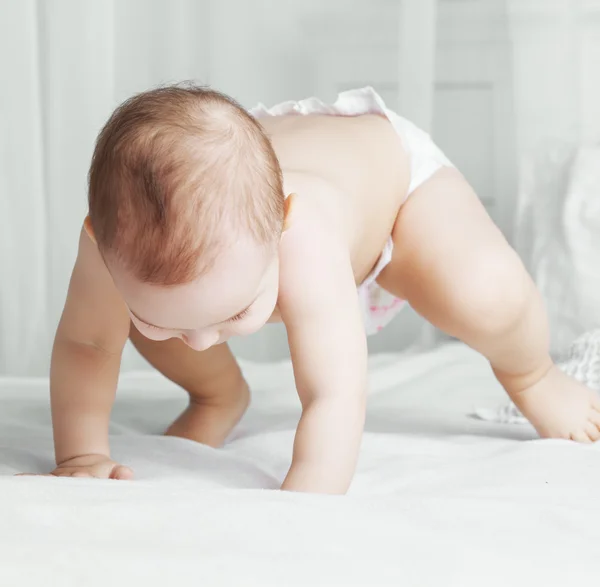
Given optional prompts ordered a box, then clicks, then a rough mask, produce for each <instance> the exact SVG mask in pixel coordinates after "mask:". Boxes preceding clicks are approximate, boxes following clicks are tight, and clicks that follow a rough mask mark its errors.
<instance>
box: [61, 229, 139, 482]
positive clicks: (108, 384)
mask: <svg viewBox="0 0 600 587" xmlns="http://www.w3.org/2000/svg"><path fill="white" fill-rule="evenodd" d="M128 333H129V315H128V312H127V308H126V307H125V304H124V302H123V301H122V299H121V297H120V295H119V293H118V292H117V290H116V288H115V286H114V284H113V282H112V278H111V277H110V274H109V273H108V270H107V269H106V266H105V265H104V262H103V261H102V258H101V257H100V254H99V252H98V249H97V247H96V245H95V244H94V243H93V242H92V241H91V239H90V238H89V237H88V235H87V234H86V233H85V231H83V230H82V232H81V237H80V241H79V252H78V256H77V261H76V263H75V268H74V270H73V275H72V277H71V282H70V284H69V291H68V294H67V300H66V304H65V308H64V311H63V314H62V317H61V320H60V323H59V326H58V329H57V332H56V337H55V341H54V347H53V351H52V365H51V370H50V394H51V407H52V424H53V429H54V446H55V452H56V464H57V468H56V469H55V471H54V474H56V475H66V476H71V475H75V476H91V477H112V478H128V477H130V476H131V471H129V469H127V468H125V467H120V466H118V465H117V464H116V463H114V462H113V461H112V460H111V459H110V449H109V444H108V425H109V418H110V412H111V409H112V405H113V401H114V396H115V390H116V386H117V379H118V375H119V367H120V363H121V353H122V350H123V347H124V345H125V342H126V341H127V337H128Z"/></svg>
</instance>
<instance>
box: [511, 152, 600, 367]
mask: <svg viewBox="0 0 600 587" xmlns="http://www.w3.org/2000/svg"><path fill="white" fill-rule="evenodd" d="M514 236H515V247H516V249H517V251H518V252H519V254H520V255H521V256H522V258H523V260H524V262H525V264H526V266H527V268H528V269H529V271H530V273H531V274H532V276H533V278H534V280H535V282H536V284H537V286H538V288H539V290H540V292H541V294H542V297H543V298H544V302H545V304H546V309H547V311H548V317H549V320H550V329H551V352H552V354H553V355H554V357H555V358H556V357H558V356H559V355H560V354H561V353H564V352H565V350H566V349H567V348H568V347H569V345H570V344H571V343H572V342H573V340H574V339H575V338H577V337H578V336H580V335H581V334H582V333H584V332H586V331H589V330H592V329H594V328H600V147H597V146H584V147H578V148H573V147H572V146H570V145H568V144H558V143H557V144H555V145H553V146H552V147H551V148H550V149H547V150H546V151H545V152H544V153H543V154H542V155H540V156H539V157H538V158H537V160H536V161H535V162H534V164H533V165H532V166H531V169H530V172H529V173H528V174H526V176H525V177H524V182H523V189H522V190H521V194H520V197H519V201H518V205H517V215H516V227H515V235H514Z"/></svg>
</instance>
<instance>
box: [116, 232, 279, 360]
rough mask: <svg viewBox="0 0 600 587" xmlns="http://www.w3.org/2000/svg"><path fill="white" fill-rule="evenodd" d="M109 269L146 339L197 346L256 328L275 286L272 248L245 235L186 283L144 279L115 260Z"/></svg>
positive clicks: (265, 316) (276, 261) (266, 314)
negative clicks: (175, 340) (166, 283)
mask: <svg viewBox="0 0 600 587" xmlns="http://www.w3.org/2000/svg"><path fill="white" fill-rule="evenodd" d="M109 270H110V272H111V274H112V277H113V280H114V282H115V284H116V286H117V288H118V289H119V291H120V293H121V295H122V296H123V298H124V300H125V303H126V304H127V306H128V308H129V313H130V315H131V320H132V322H133V323H134V325H135V327H136V328H137V329H138V330H139V331H140V332H141V334H143V335H144V336H146V337H147V338H150V339H152V340H166V339H168V338H181V339H182V340H183V341H184V342H185V343H186V344H187V345H188V346H190V347H191V348H192V349H194V350H198V351H202V350H205V349H207V348H209V347H211V346H213V345H215V344H219V343H222V342H225V341H226V340H228V339H229V338H230V337H232V336H243V335H247V334H252V333H253V332H256V331H257V330H259V329H260V328H261V327H262V326H264V324H265V323H266V322H267V320H268V319H269V318H270V317H271V314H272V313H273V310H274V308H275V305H276V303H277V296H278V291H279V287H278V286H279V257H278V254H277V250H276V248H271V249H267V248H266V247H264V246H260V245H257V244H256V243H254V242H252V241H250V240H247V241H241V242H238V243H237V244H236V245H234V246H233V247H230V248H228V249H226V250H225V251H223V252H222V253H221V254H220V255H219V257H218V258H217V260H216V263H215V264H214V266H213V268H212V269H211V270H210V271H209V272H208V273H206V274H205V275H203V276H202V277H201V278H200V279H198V280H197V281H195V282H193V283H190V284H186V285H178V286H171V287H162V286H156V285H148V284H144V283H140V282H139V281H138V280H137V279H135V278H133V277H132V276H131V275H129V274H128V273H127V272H126V271H124V270H123V269H122V268H120V267H117V266H116V265H112V264H111V265H109Z"/></svg>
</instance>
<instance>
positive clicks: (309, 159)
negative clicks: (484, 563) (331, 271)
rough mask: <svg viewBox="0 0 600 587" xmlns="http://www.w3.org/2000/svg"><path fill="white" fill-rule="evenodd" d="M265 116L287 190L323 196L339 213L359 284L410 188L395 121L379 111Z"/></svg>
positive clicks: (334, 212)
mask: <svg viewBox="0 0 600 587" xmlns="http://www.w3.org/2000/svg"><path fill="white" fill-rule="evenodd" d="M260 123H261V124H262V126H263V127H264V129H265V130H266V132H267V133H268V135H269V136H270V138H271V141H272V143H273V146H274V148H275V152H276V153H277V157H278V159H279V162H280V165H281V168H282V170H283V175H284V182H285V189H286V193H291V192H295V193H297V194H298V196H299V197H301V198H316V199H318V201H317V202H316V204H317V205H318V206H319V207H322V208H323V212H324V213H327V214H331V216H332V218H335V219H338V220H339V222H340V225H341V229H342V233H343V234H344V235H345V238H347V243H348V247H349V251H350V254H351V258H352V265H353V268H354V275H355V278H356V281H357V283H360V282H361V281H362V280H363V279H364V277H366V275H367V274H368V273H369V271H370V270H371V268H372V267H373V265H374V263H375V262H376V261H377V258H378V257H379V254H380V253H381V251H382V248H383V246H384V244H385V241H386V239H387V238H388V237H389V235H390V233H391V230H392V227H393V225H394V220H395V218H396V215H397V213H398V209H399V208H400V205H401V204H402V202H403V201H404V199H405V197H406V193H407V191H408V184H409V180H410V171H409V160H408V156H407V154H406V152H405V150H404V148H403V146H402V142H401V139H400V137H399V136H398V134H397V133H396V131H395V130H394V128H393V127H392V124H391V123H390V122H389V121H388V120H387V119H386V118H385V117H383V116H379V115H376V114H365V115H361V116H352V117H348V116H330V115H321V114H318V115H305V116H299V115H286V116H273V117H267V118H261V119H260ZM297 186H301V187H300V188H299V187H297ZM313 187H314V189H312V188H313ZM308 192H310V193H308Z"/></svg>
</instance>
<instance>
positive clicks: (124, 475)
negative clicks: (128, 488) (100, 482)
mask: <svg viewBox="0 0 600 587" xmlns="http://www.w3.org/2000/svg"><path fill="white" fill-rule="evenodd" d="M50 474H51V475H54V476H55V477H95V478H98V479H124V480H128V479H133V471H132V470H131V469H130V468H129V467H125V466H123V465H119V463H115V461H113V460H111V459H110V458H109V457H107V456H106V455H101V454H97V455H95V454H91V455H83V456H80V457H73V458H72V459H68V460H66V461H64V462H63V463H60V465H58V466H57V467H56V469H54V471H52V473H50Z"/></svg>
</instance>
